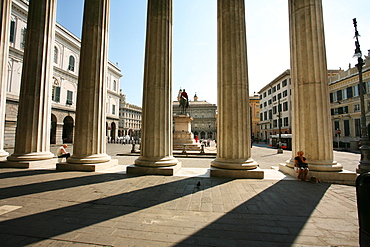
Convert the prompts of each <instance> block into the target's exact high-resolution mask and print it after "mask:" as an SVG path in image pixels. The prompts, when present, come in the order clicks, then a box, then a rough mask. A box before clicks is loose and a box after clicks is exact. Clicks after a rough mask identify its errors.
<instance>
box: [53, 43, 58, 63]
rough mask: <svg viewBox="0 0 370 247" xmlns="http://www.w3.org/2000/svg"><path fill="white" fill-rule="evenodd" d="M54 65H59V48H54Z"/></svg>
mask: <svg viewBox="0 0 370 247" xmlns="http://www.w3.org/2000/svg"><path fill="white" fill-rule="evenodd" d="M54 63H58V48H57V47H56V46H54Z"/></svg>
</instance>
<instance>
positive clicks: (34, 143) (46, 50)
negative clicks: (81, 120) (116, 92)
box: [8, 0, 56, 167]
mask: <svg viewBox="0 0 370 247" xmlns="http://www.w3.org/2000/svg"><path fill="white" fill-rule="evenodd" d="M55 17H56V0H30V2H29V10H28V18H27V35H26V45H25V49H24V56H23V68H22V77H21V88H20V95H19V105H18V116H17V128H16V134H15V147H14V153H13V154H12V155H10V156H8V165H9V166H11V167H13V166H14V167H32V165H33V164H35V165H37V164H38V165H39V164H40V163H51V162H52V161H51V159H52V158H53V157H54V154H52V153H51V152H50V124H51V98H50V97H51V95H50V94H51V82H52V73H53V50H54V35H55Z"/></svg>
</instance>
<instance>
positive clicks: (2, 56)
mask: <svg viewBox="0 0 370 247" xmlns="http://www.w3.org/2000/svg"><path fill="white" fill-rule="evenodd" d="M0 4H1V5H0V11H1V17H0V22H1V23H0V28H1V30H0V35H1V36H0V119H2V120H1V121H0V161H3V160H6V157H7V156H8V155H9V153H8V152H5V150H4V137H5V136H4V130H5V105H6V85H7V78H8V77H7V75H8V70H7V68H8V59H9V29H10V25H9V24H10V10H11V5H12V1H11V0H2V1H1V3H0Z"/></svg>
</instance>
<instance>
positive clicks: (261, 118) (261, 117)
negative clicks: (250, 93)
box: [260, 112, 263, 121]
mask: <svg viewBox="0 0 370 247" xmlns="http://www.w3.org/2000/svg"><path fill="white" fill-rule="evenodd" d="M260 121H263V114H262V112H261V113H260Z"/></svg>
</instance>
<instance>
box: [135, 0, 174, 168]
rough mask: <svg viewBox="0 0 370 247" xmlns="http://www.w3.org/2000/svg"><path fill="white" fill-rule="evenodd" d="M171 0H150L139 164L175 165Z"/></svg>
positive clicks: (137, 162) (137, 163)
mask: <svg viewBox="0 0 370 247" xmlns="http://www.w3.org/2000/svg"><path fill="white" fill-rule="evenodd" d="M171 95H172V0H149V1H148V17H147V33H146V48H145V68H144V88H143V112H142V132H141V133H142V138H141V139H142V141H141V154H140V157H139V158H138V159H137V160H135V164H136V165H138V166H154V167H156V166H174V165H176V164H177V163H178V160H177V159H175V158H174V157H173V156H172V146H173V140H172V97H171Z"/></svg>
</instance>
